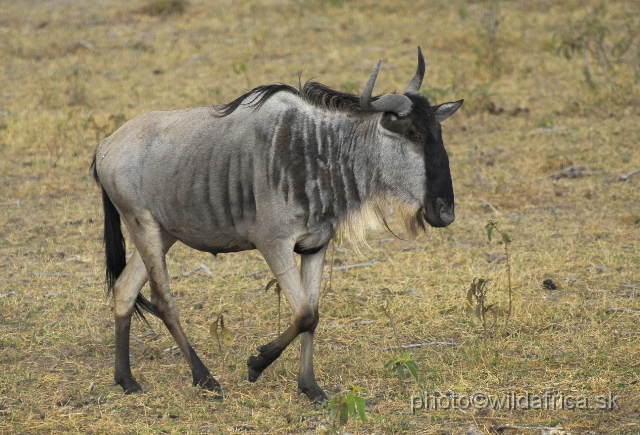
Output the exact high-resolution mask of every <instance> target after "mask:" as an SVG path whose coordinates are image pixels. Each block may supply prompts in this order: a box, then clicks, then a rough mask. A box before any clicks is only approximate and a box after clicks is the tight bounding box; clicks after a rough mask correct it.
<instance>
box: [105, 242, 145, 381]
mask: <svg viewBox="0 0 640 435" xmlns="http://www.w3.org/2000/svg"><path fill="white" fill-rule="evenodd" d="M146 282H147V270H146V269H145V267H144V263H143V262H142V258H141V257H140V255H139V254H138V252H137V251H136V252H135V253H134V254H133V255H132V257H131V259H130V260H129V262H128V263H127V266H126V267H125V268H124V270H123V271H122V273H121V274H120V276H119V277H118V280H117V281H116V283H115V285H114V286H113V299H114V311H115V327H116V352H115V357H116V361H115V370H114V376H113V382H114V384H119V385H120V386H122V388H123V389H124V392H125V393H126V394H131V393H135V392H138V391H142V389H141V388H140V385H139V384H138V383H137V382H136V381H135V379H133V376H132V375H131V366H130V363H129V331H130V328H131V315H132V314H133V309H134V305H135V302H136V298H137V296H138V294H139V293H140V290H141V289H142V287H143V286H144V284H145V283H146Z"/></svg>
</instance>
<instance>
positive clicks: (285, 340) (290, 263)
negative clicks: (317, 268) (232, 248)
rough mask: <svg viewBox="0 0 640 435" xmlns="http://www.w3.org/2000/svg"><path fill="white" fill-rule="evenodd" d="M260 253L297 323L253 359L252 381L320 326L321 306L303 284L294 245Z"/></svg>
mask: <svg viewBox="0 0 640 435" xmlns="http://www.w3.org/2000/svg"><path fill="white" fill-rule="evenodd" d="M260 251H261V252H262V255H263V256H264V258H265V260H266V261H267V264H268V265H269V267H270V268H271V270H272V272H273V273H274V274H275V276H276V278H277V280H278V283H279V284H280V288H281V289H282V292H283V293H284V295H285V297H286V298H287V301H288V302H289V305H290V306H291V310H292V311H293V318H294V319H293V324H292V325H291V326H289V327H288V328H287V329H286V330H285V331H284V332H283V333H282V334H281V335H280V336H279V337H278V338H277V339H275V340H274V341H272V342H271V343H268V344H266V345H264V346H260V347H258V352H259V353H258V355H256V356H252V357H250V358H249V360H248V361H247V366H248V368H249V381H251V382H255V381H257V380H258V378H259V377H260V375H261V374H262V372H263V371H264V369H266V368H267V367H268V366H269V365H270V364H271V363H272V362H273V361H275V360H276V358H278V357H279V356H280V354H281V353H282V352H283V351H284V350H285V349H286V347H287V346H288V345H289V344H290V343H291V342H292V341H293V340H294V339H295V338H296V337H297V336H298V335H300V334H301V333H305V332H308V331H311V330H313V329H315V327H316V325H317V323H318V317H317V314H318V311H317V304H316V307H314V306H313V305H312V303H311V301H310V299H309V297H308V296H307V292H306V291H305V289H304V287H303V285H302V280H301V277H300V271H299V270H298V267H297V265H296V261H295V257H294V254H293V246H288V245H285V246H282V245H281V246H269V247H268V248H261V249H260ZM321 252H322V255H321V256H323V255H324V249H323V250H322V251H321ZM318 254H320V253H318ZM318 254H315V255H316V256H317V255H318ZM306 346H308V345H306Z"/></svg>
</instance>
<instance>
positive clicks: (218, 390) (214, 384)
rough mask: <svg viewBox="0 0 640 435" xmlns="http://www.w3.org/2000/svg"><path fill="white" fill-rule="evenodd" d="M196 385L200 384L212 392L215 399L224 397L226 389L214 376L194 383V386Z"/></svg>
mask: <svg viewBox="0 0 640 435" xmlns="http://www.w3.org/2000/svg"><path fill="white" fill-rule="evenodd" d="M196 385H200V386H201V387H202V389H203V390H207V391H210V392H212V393H213V394H212V397H213V398H214V399H215V400H223V399H224V391H223V390H222V387H221V386H220V384H219V383H218V381H216V380H215V379H214V378H213V377H212V376H209V377H208V378H207V380H206V381H205V382H197V383H194V386H196Z"/></svg>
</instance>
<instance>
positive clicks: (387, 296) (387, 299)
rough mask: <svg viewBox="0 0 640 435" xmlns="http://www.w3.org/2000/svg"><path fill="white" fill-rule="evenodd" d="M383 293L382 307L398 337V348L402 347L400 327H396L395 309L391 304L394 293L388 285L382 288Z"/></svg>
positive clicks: (395, 335) (396, 337)
mask: <svg viewBox="0 0 640 435" xmlns="http://www.w3.org/2000/svg"><path fill="white" fill-rule="evenodd" d="M382 293H383V294H384V300H383V301H382V305H380V308H381V309H382V311H383V312H384V314H385V315H386V316H387V318H388V319H389V324H390V325H391V329H393V336H394V337H395V339H396V343H397V345H398V349H402V342H401V341H400V336H399V335H398V328H397V327H396V321H395V319H394V317H393V310H392V308H391V305H392V304H393V302H392V300H391V297H392V296H393V294H392V293H391V290H389V288H387V287H385V288H383V289H382Z"/></svg>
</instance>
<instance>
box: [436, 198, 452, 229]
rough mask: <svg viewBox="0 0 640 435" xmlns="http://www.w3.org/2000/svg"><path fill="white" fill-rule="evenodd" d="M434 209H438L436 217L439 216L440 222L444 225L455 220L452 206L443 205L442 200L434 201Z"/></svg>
mask: <svg viewBox="0 0 640 435" xmlns="http://www.w3.org/2000/svg"><path fill="white" fill-rule="evenodd" d="M436 207H437V209H438V215H439V216H440V219H442V222H444V223H445V225H449V224H451V223H452V222H453V221H454V220H455V219H456V215H455V212H454V209H453V206H450V205H448V204H445V202H444V201H443V200H442V199H440V198H438V199H437V200H436Z"/></svg>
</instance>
